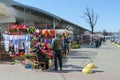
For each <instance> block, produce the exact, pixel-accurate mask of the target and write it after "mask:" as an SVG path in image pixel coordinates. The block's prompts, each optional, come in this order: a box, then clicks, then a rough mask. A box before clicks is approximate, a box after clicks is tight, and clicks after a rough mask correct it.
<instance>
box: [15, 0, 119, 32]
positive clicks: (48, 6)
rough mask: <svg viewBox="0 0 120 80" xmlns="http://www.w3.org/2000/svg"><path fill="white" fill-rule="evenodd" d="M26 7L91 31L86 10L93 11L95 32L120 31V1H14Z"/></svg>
mask: <svg viewBox="0 0 120 80" xmlns="http://www.w3.org/2000/svg"><path fill="white" fill-rule="evenodd" d="M14 1H17V2H20V3H22V4H25V5H29V6H33V7H36V8H40V9H42V10H45V11H47V12H50V13H52V14H54V15H56V16H59V17H61V18H63V19H65V20H68V21H70V22H73V23H75V24H77V25H79V26H82V27H84V28H86V29H88V30H91V28H90V26H89V24H88V23H87V22H86V20H85V18H83V16H84V12H85V10H86V8H87V7H88V8H89V9H93V10H94V13H95V14H97V15H98V21H97V24H96V26H95V27H94V31H101V32H102V31H103V30H106V31H107V32H118V31H120V4H119V3H120V0H14Z"/></svg>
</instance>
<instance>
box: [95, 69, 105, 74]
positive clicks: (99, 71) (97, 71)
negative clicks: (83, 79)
mask: <svg viewBox="0 0 120 80" xmlns="http://www.w3.org/2000/svg"><path fill="white" fill-rule="evenodd" d="M101 72H105V71H102V70H93V73H94V74H95V73H101Z"/></svg>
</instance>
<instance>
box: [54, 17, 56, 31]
mask: <svg viewBox="0 0 120 80" xmlns="http://www.w3.org/2000/svg"><path fill="white" fill-rule="evenodd" d="M55 27H56V20H55V18H53V29H55Z"/></svg>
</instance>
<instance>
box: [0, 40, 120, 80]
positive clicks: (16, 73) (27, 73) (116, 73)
mask: <svg viewBox="0 0 120 80" xmlns="http://www.w3.org/2000/svg"><path fill="white" fill-rule="evenodd" d="M91 61H92V62H93V63H94V64H95V65H96V66H97V67H98V68H96V69H94V70H93V71H94V73H93V74H83V73H82V72H81V70H82V68H83V67H84V66H85V65H86V64H87V63H89V62H91ZM119 61H120V48H118V47H116V46H114V45H113V44H110V43H109V42H106V43H105V44H103V45H102V46H101V47H100V48H99V49H96V48H90V47H87V48H80V49H72V51H71V53H70V54H68V56H67V59H64V60H63V62H64V64H63V65H64V66H63V71H52V70H49V71H40V70H39V71H38V72H36V71H35V70H31V69H25V68H24V66H23V65H20V64H16V65H7V64H0V80H120V63H119Z"/></svg>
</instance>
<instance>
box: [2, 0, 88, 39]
mask: <svg viewBox="0 0 120 80" xmlns="http://www.w3.org/2000/svg"><path fill="white" fill-rule="evenodd" d="M12 24H18V25H20V24H25V25H34V26H35V27H37V28H39V29H67V30H70V31H72V32H73V33H74V36H75V37H74V38H75V39H79V36H80V34H84V32H85V31H89V30H87V29H85V28H83V27H81V26H79V25H76V24H74V23H72V22H70V21H67V20H65V19H63V18H60V17H58V16H56V15H54V14H51V13H49V12H46V11H44V10H41V9H38V8H35V7H32V6H27V5H24V4H21V3H18V2H16V1H14V0H0V30H1V32H3V31H6V29H7V27H8V26H10V25H12Z"/></svg>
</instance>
